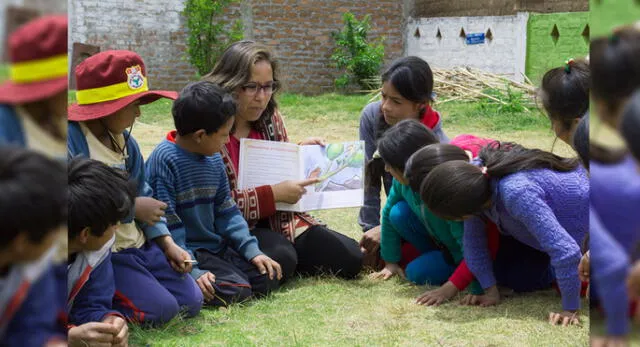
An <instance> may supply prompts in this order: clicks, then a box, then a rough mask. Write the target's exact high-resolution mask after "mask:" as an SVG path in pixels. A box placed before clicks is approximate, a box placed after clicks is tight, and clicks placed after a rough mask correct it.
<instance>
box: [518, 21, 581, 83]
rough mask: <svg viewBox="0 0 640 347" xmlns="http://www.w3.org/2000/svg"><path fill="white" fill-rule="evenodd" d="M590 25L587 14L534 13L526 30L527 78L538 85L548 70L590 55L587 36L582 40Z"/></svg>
mask: <svg viewBox="0 0 640 347" xmlns="http://www.w3.org/2000/svg"><path fill="white" fill-rule="evenodd" d="M588 23H589V13H588V12H571V13H550V14H533V13H532V14H531V15H530V16H529V25H528V29H527V68H526V71H527V76H528V77H529V78H530V79H531V80H532V81H533V82H534V83H536V84H537V83H538V82H540V80H541V79H542V76H543V75H544V73H545V72H546V71H547V70H549V69H551V68H554V67H557V66H560V65H562V64H563V63H564V61H565V60H567V58H571V57H575V58H581V57H585V56H586V55H587V54H589V43H588V36H586V35H585V36H583V33H584V34H586V33H585V28H587V26H588ZM554 28H557V31H554ZM588 31H590V30H588ZM552 33H554V34H557V35H552ZM554 36H555V37H554Z"/></svg>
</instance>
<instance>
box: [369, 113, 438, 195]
mask: <svg viewBox="0 0 640 347" xmlns="http://www.w3.org/2000/svg"><path fill="white" fill-rule="evenodd" d="M437 142H438V137H437V136H436V135H435V134H434V133H433V131H431V130H430V129H429V128H427V127H426V126H424V124H422V123H420V122H418V121H416V120H413V119H405V120H403V121H400V122H398V124H396V125H394V126H393V127H391V129H389V130H387V132H386V133H385V134H384V135H382V137H381V138H380V139H379V140H378V146H377V147H378V153H379V154H380V158H373V159H372V160H371V161H369V162H368V163H367V169H366V170H365V171H366V179H367V185H368V186H376V185H380V177H382V175H383V173H384V172H380V171H376V170H379V169H380V168H382V169H383V170H384V164H385V163H386V164H387V165H389V166H391V167H393V168H395V169H398V170H400V172H404V168H405V165H406V163H407V160H408V159H409V157H410V156H411V155H412V154H413V153H415V152H416V151H417V150H419V149H420V148H422V147H424V146H427V145H430V144H432V143H437ZM380 162H382V165H381V164H380Z"/></svg>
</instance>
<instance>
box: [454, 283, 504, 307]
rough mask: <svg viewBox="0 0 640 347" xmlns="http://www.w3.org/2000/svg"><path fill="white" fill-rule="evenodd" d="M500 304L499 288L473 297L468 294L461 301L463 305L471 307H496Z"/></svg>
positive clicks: (488, 289) (490, 289)
mask: <svg viewBox="0 0 640 347" xmlns="http://www.w3.org/2000/svg"><path fill="white" fill-rule="evenodd" d="M499 303H500V291H499V290H498V287H497V286H493V287H489V288H487V289H485V291H484V294H483V295H473V294H468V295H465V297H464V298H462V300H460V304H461V305H470V306H481V307H487V306H494V305H497V304H499Z"/></svg>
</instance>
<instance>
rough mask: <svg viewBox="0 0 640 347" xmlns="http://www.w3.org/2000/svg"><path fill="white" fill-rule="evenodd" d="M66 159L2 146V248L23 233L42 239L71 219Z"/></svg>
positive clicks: (0, 210)
mask: <svg viewBox="0 0 640 347" xmlns="http://www.w3.org/2000/svg"><path fill="white" fill-rule="evenodd" d="M66 198H67V177H66V175H65V166H64V164H63V163H62V162H60V161H56V160H53V159H49V158H47V157H45V156H43V155H41V154H39V153H36V152H33V151H31V150H28V149H24V148H17V147H9V146H0V220H2V223H1V225H0V245H1V246H0V248H3V247H6V246H7V245H9V244H10V243H11V241H13V240H14V239H15V237H16V236H17V235H18V234H19V233H21V232H26V233H27V236H28V238H29V240H30V241H31V242H34V243H39V242H41V241H42V240H43V239H44V238H45V237H46V236H47V235H48V234H49V233H50V232H51V231H52V230H53V229H55V228H58V227H60V226H62V225H64V224H65V223H66V222H67V200H66Z"/></svg>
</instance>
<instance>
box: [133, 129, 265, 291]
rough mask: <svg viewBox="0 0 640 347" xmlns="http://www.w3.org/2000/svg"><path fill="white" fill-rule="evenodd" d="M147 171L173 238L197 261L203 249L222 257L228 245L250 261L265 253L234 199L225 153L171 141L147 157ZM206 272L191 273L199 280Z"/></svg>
mask: <svg viewBox="0 0 640 347" xmlns="http://www.w3.org/2000/svg"><path fill="white" fill-rule="evenodd" d="M145 171H146V173H147V181H148V182H149V184H150V185H151V187H152V188H153V193H154V198H156V199H158V200H160V201H164V202H165V203H166V204H167V205H168V206H167V210H166V211H165V216H166V218H167V225H168V227H169V231H170V232H171V235H172V237H173V239H174V240H175V242H176V244H178V245H179V246H180V247H182V248H183V249H185V250H186V251H188V252H189V253H190V254H191V256H192V257H193V254H194V252H195V250H196V249H198V248H206V249H208V250H210V251H212V252H214V253H217V252H220V251H222V250H224V248H225V247H227V246H231V247H233V248H234V249H235V250H236V251H237V252H238V253H239V254H240V255H242V256H244V257H245V259H247V260H251V259H252V258H254V257H256V256H258V255H260V254H262V252H261V251H260V249H259V248H258V241H257V240H256V238H255V237H254V236H252V235H251V234H250V233H249V226H248V225H247V222H246V221H245V220H244V218H243V217H242V214H241V213H240V210H238V207H237V206H236V204H235V202H234V201H233V199H232V198H231V194H230V191H229V181H228V180H227V174H226V172H225V167H224V163H223V162H222V157H220V154H215V155H213V156H211V157H207V156H203V155H199V154H195V153H191V152H188V151H186V150H184V149H182V148H181V147H180V146H178V145H177V144H175V143H173V142H170V141H168V140H166V139H165V140H163V141H162V142H161V143H160V144H159V145H158V146H157V147H156V148H155V149H154V150H153V153H151V155H150V156H149V158H148V159H147V162H146V170H145ZM194 259H195V258H194ZM205 272H206V271H204V270H201V269H199V268H198V267H197V266H194V267H193V271H191V275H192V276H193V278H194V279H198V278H199V277H200V276H202V275H203V274H204V273H205Z"/></svg>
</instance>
